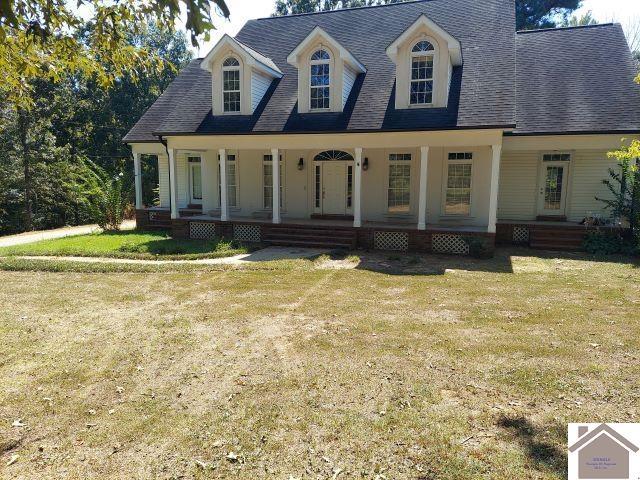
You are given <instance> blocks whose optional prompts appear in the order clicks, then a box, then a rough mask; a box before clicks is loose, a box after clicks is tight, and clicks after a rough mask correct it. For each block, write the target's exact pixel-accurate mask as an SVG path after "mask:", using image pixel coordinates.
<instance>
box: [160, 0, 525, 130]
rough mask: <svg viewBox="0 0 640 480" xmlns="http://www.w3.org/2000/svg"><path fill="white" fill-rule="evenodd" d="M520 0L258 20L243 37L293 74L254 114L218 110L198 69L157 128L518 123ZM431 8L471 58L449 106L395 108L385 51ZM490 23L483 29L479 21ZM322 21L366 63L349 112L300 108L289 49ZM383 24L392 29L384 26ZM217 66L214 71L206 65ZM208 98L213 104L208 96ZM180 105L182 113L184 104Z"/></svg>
mask: <svg viewBox="0 0 640 480" xmlns="http://www.w3.org/2000/svg"><path fill="white" fill-rule="evenodd" d="M513 10H514V9H513V2H512V0H485V1H483V2H478V1H477V0H423V1H416V2H408V3H396V4H390V5H384V6H379V7H365V8H354V9H345V10H336V11H331V12H322V13H315V14H306V15H292V16H287V17H270V18H263V19H259V20H251V21H249V22H247V23H246V24H245V26H244V27H243V28H242V30H241V31H240V32H239V33H238V35H237V36H236V40H237V41H239V42H241V43H242V44H244V45H246V46H248V47H249V48H251V49H253V50H256V51H259V52H261V53H262V55H264V56H266V57H268V58H271V59H272V60H273V62H274V63H275V64H276V66H277V67H278V68H279V69H280V70H281V71H282V72H283V74H284V76H283V77H282V78H281V79H280V80H278V81H275V82H274V84H272V88H271V91H270V93H268V94H267V95H266V96H265V99H264V100H263V105H262V106H261V107H260V108H258V109H257V110H256V112H255V113H254V114H253V115H251V116H239V115H235V116H234V118H233V119H231V118H230V116H224V117H220V116H219V117H213V116H212V115H211V102H210V97H211V79H210V76H209V77H208V79H207V78H206V77H201V76H198V77H197V78H196V79H193V81H192V83H191V85H190V86H189V87H186V86H185V88H188V90H189V93H188V94H185V95H183V96H182V98H181V100H180V102H179V104H178V105H176V107H175V110H174V111H175V112H176V113H175V114H170V115H168V116H167V118H166V120H165V121H164V122H163V123H162V125H160V126H159V127H157V128H156V129H155V133H158V134H163V135H170V134H173V135H183V134H217V133H238V134H243V133H298V132H300V133H309V132H319V133H324V132H339V131H341V132H345V131H347V132H362V131H381V130H391V131H393V130H446V129H456V128H489V127H492V128H510V127H514V126H515V35H514V33H513V32H514V31H515V12H514V11H513ZM422 14H424V15H426V16H427V17H428V18H430V19H432V20H433V21H434V22H436V23H437V24H438V25H439V26H440V27H441V28H443V29H444V30H446V31H447V32H449V33H450V34H451V35H452V36H454V37H455V38H456V39H458V40H459V41H460V44H461V45H462V51H463V55H464V66H462V67H455V68H454V71H453V72H452V82H451V93H450V101H449V106H448V107H447V108H431V109H430V108H423V109H407V111H404V110H402V111H401V110H395V108H394V100H393V95H394V85H395V65H394V64H393V62H392V61H391V60H390V59H389V58H388V57H387V55H386V53H385V50H386V48H387V47H388V46H389V44H390V43H392V42H393V40H394V39H396V38H397V37H398V36H400V35H401V34H402V32H404V31H405V30H406V29H407V28H409V27H410V26H411V25H412V24H413V23H414V22H415V21H416V19H417V18H418V17H420V16H421V15H422ZM478 25H483V26H484V28H477V26H478ZM316 26H319V27H320V28H322V30H324V31H326V32H327V33H328V34H329V35H331V37H333V38H334V39H335V40H336V41H338V42H339V43H340V44H341V45H343V46H344V47H345V48H346V49H348V50H349V52H351V53H352V54H353V56H354V57H355V58H357V59H358V60H359V61H360V62H361V63H362V64H364V65H365V66H366V67H367V72H366V73H365V74H361V75H359V76H358V78H357V80H356V83H355V85H354V88H353V89H352V91H351V95H350V97H349V99H348V101H347V104H346V106H345V109H344V111H343V112H340V113H330V112H327V113H312V114H299V113H298V112H297V108H296V102H297V93H298V90H297V80H298V76H297V71H296V69H295V68H294V67H293V66H291V65H289V64H288V63H287V55H288V54H289V53H290V52H291V51H293V50H294V49H295V47H296V46H297V45H299V44H300V42H301V41H302V40H304V38H305V37H306V36H307V35H308V34H309V32H310V31H312V30H313V29H314V28H315V27H316ZM382 26H384V28H381V27H382ZM203 73H206V74H207V75H208V72H203ZM207 98H208V99H209V103H206V101H205V100H206V99H207ZM178 112H179V113H178Z"/></svg>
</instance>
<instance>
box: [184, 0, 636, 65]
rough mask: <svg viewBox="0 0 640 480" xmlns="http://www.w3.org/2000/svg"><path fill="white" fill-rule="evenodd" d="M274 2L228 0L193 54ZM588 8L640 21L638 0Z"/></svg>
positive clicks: (603, 0) (598, 14)
mask: <svg viewBox="0 0 640 480" xmlns="http://www.w3.org/2000/svg"><path fill="white" fill-rule="evenodd" d="M274 4H275V0H227V5H228V6H229V9H230V10H231V18H230V20H225V19H223V18H218V19H216V22H215V24H216V26H217V27H218V29H217V30H216V31H214V32H212V34H211V40H210V41H209V42H206V43H203V44H202V45H201V46H200V48H199V49H198V50H197V51H196V54H197V55H198V56H205V55H206V54H207V53H208V52H209V50H210V49H211V47H212V46H213V45H215V43H216V42H217V41H218V40H219V39H220V37H221V36H222V35H223V34H225V33H228V34H229V35H232V36H233V35H235V34H236V33H237V32H238V31H239V30H240V29H241V28H242V26H243V25H244V24H245V22H246V21H247V20H251V19H252V18H261V17H268V16H270V15H271V14H272V13H273V10H274ZM589 10H591V12H592V13H593V16H594V17H595V18H596V20H598V21H599V22H601V23H605V22H611V21H615V22H619V23H621V24H622V25H623V27H628V25H629V24H631V23H633V22H634V21H635V22H637V23H638V22H640V0H584V1H583V6H582V8H580V10H578V12H577V13H578V14H579V15H580V14H583V13H586V12H587V11H589Z"/></svg>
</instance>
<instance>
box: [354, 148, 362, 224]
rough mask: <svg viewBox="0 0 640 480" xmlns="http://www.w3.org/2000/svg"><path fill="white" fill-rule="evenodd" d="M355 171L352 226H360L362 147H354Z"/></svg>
mask: <svg viewBox="0 0 640 480" xmlns="http://www.w3.org/2000/svg"><path fill="white" fill-rule="evenodd" d="M355 160H356V161H355V172H354V179H353V180H354V181H353V226H354V227H361V226H362V208H361V204H362V202H361V200H362V148H361V147H356V159H355Z"/></svg>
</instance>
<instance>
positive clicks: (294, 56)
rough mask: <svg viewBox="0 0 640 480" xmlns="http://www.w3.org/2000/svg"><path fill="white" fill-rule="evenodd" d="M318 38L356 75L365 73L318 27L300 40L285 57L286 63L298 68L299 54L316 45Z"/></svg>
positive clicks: (348, 53)
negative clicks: (331, 48)
mask: <svg viewBox="0 0 640 480" xmlns="http://www.w3.org/2000/svg"><path fill="white" fill-rule="evenodd" d="M318 37H320V40H324V42H326V43H327V44H329V46H330V47H333V49H334V50H335V51H336V52H337V53H338V55H339V56H340V58H342V60H343V61H344V62H345V63H346V64H347V65H349V66H350V67H351V68H352V69H353V70H355V71H356V72H357V73H365V72H366V71H367V68H366V67H365V66H364V65H363V64H362V63H360V61H359V60H358V59H357V58H356V57H354V56H353V55H352V54H351V52H350V51H349V50H347V49H346V48H344V47H343V46H342V45H340V42H338V41H337V40H336V39H334V38H333V37H332V36H331V35H329V34H328V33H327V32H326V31H325V30H323V29H322V28H320V27H318V26H316V27H315V28H314V29H313V30H311V33H309V35H307V36H306V37H305V38H304V40H302V42H300V43H299V44H298V46H297V47H296V48H294V49H293V51H292V52H291V53H290V54H289V55H288V56H287V63H288V64H289V65H293V66H294V67H296V68H299V64H300V60H301V59H300V56H301V54H303V53H304V52H305V51H306V50H307V48H309V47H310V46H311V45H312V44H313V43H317V42H318V40H319V39H318Z"/></svg>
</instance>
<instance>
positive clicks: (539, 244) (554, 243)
mask: <svg viewBox="0 0 640 480" xmlns="http://www.w3.org/2000/svg"><path fill="white" fill-rule="evenodd" d="M586 234H587V230H586V229H585V228H566V227H556V228H554V227H539V226H536V227H535V228H532V229H531V233H530V238H529V246H530V247H531V248H537V249H541V250H574V251H577V250H582V242H583V241H584V237H585V236H586Z"/></svg>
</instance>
